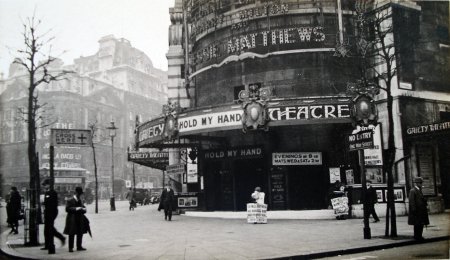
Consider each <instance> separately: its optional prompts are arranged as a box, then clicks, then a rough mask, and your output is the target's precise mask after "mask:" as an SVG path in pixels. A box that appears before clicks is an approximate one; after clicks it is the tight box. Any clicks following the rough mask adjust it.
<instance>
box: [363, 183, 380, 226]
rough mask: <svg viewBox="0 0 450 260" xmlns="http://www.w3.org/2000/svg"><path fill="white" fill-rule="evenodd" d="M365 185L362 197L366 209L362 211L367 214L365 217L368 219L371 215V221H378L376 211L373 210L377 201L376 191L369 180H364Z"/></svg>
mask: <svg viewBox="0 0 450 260" xmlns="http://www.w3.org/2000/svg"><path fill="white" fill-rule="evenodd" d="M366 186H367V189H366V193H365V198H364V199H365V201H364V207H365V208H366V211H364V213H366V214H367V219H369V218H370V215H372V216H373V219H374V221H373V222H380V219H379V218H378V215H377V212H376V211H375V204H376V203H377V202H378V198H377V192H376V191H375V189H374V188H373V187H372V182H371V181H366Z"/></svg>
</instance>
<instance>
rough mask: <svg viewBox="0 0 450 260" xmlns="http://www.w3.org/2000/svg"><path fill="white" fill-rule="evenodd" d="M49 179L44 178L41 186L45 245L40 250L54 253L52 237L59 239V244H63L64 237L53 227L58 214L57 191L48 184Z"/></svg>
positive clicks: (64, 241)
mask: <svg viewBox="0 0 450 260" xmlns="http://www.w3.org/2000/svg"><path fill="white" fill-rule="evenodd" d="M50 182H51V180H50V179H45V180H44V181H43V182H42V186H43V187H44V189H45V195H44V196H45V197H44V206H45V209H44V238H45V247H43V248H41V249H42V250H48V253H49V254H54V253H55V243H54V239H53V238H54V237H57V238H59V240H61V244H62V245H63V246H64V244H65V243H66V238H65V237H64V236H63V235H62V234H61V233H59V232H58V231H57V230H56V229H55V219H56V216H58V193H56V191H55V190H54V189H52V188H51V186H50Z"/></svg>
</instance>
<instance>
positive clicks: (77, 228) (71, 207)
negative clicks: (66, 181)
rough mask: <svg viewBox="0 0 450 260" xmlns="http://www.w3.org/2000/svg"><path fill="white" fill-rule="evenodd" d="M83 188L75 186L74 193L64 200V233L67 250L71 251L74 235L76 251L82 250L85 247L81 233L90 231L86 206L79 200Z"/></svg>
mask: <svg viewBox="0 0 450 260" xmlns="http://www.w3.org/2000/svg"><path fill="white" fill-rule="evenodd" d="M82 194H83V189H82V188H81V187H76V188H75V195H74V196H73V197H72V198H70V199H69V200H67V202H66V212H67V217H66V226H65V228H64V234H66V235H69V252H73V243H74V239H75V235H76V236H77V251H84V250H86V248H84V247H83V246H82V243H83V234H85V233H87V232H90V227H89V220H88V219H87V218H86V216H85V215H84V214H86V207H85V206H84V204H83V201H82V200H81V195H82Z"/></svg>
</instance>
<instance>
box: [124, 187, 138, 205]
mask: <svg viewBox="0 0 450 260" xmlns="http://www.w3.org/2000/svg"><path fill="white" fill-rule="evenodd" d="M126 199H128V202H129V203H130V210H134V208H136V200H135V195H134V192H133V190H132V189H131V188H130V189H129V190H128V192H127V196H126Z"/></svg>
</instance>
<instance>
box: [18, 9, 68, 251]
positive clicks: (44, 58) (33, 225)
mask: <svg viewBox="0 0 450 260" xmlns="http://www.w3.org/2000/svg"><path fill="white" fill-rule="evenodd" d="M40 25H41V20H39V19H36V18H35V16H34V15H33V17H31V18H27V19H26V21H25V22H24V23H23V32H22V36H23V42H24V47H23V48H22V49H19V50H17V53H18V55H19V57H17V58H16V59H15V60H14V63H16V64H18V65H20V66H22V67H23V68H24V69H25V70H26V73H27V76H28V79H29V84H28V107H27V110H26V123H27V130H28V161H29V171H30V172H29V174H30V184H29V188H30V213H29V227H28V230H29V245H31V246H36V245H39V231H38V221H37V220H38V218H37V216H38V214H37V207H36V206H37V204H38V199H37V198H38V188H39V186H40V183H39V158H38V154H37V152H36V139H37V138H36V129H37V127H38V126H39V121H40V120H42V118H41V117H40V116H39V115H38V113H39V109H40V108H42V106H41V105H39V103H38V95H37V87H38V86H39V85H40V84H42V83H47V84H48V83H50V82H52V81H57V80H61V79H63V78H64V76H65V75H66V74H67V73H69V71H65V70H60V71H58V72H54V73H52V72H51V71H50V68H49V67H50V65H51V64H52V63H53V62H54V61H55V60H56V59H57V58H55V57H52V56H50V52H51V41H52V40H53V39H54V37H47V34H48V31H47V32H46V33H42V34H41V33H40V32H39V29H40V28H39V27H40ZM45 47H49V50H48V52H47V53H48V54H47V55H46V54H45V53H44V48H45Z"/></svg>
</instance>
